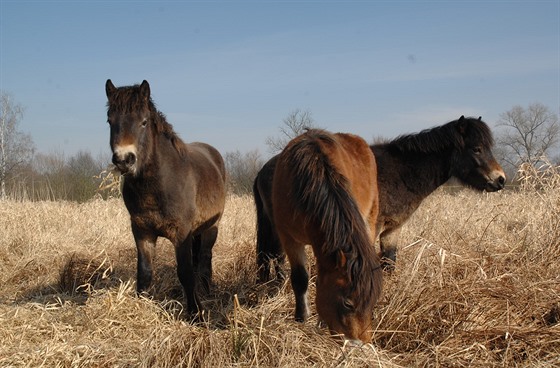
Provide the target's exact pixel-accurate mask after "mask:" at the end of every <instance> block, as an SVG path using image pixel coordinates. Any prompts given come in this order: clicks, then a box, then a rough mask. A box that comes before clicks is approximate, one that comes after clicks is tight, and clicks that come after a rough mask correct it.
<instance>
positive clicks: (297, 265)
mask: <svg viewBox="0 0 560 368" xmlns="http://www.w3.org/2000/svg"><path fill="white" fill-rule="evenodd" d="M281 242H282V244H283V245H284V249H285V250H286V255H287V256H288V260H289V261H290V269H291V273H290V280H291V282H292V290H293V291H294V296H295V300H296V310H295V314H294V317H295V320H296V321H298V322H305V320H306V319H307V317H309V303H308V297H307V288H308V286H309V274H308V273H307V255H306V254H305V245H304V244H299V243H297V242H295V241H294V240H287V239H282V240H281Z"/></svg>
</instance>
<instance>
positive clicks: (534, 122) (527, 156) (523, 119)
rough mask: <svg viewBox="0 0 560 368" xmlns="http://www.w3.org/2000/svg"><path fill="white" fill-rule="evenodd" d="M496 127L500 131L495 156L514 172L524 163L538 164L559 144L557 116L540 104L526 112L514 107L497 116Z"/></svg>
mask: <svg viewBox="0 0 560 368" xmlns="http://www.w3.org/2000/svg"><path fill="white" fill-rule="evenodd" d="M497 126H498V127H502V128H503V129H502V131H501V132H500V133H499V134H498V135H497V139H496V143H497V154H499V155H500V156H502V157H501V159H502V161H503V162H504V163H506V164H508V165H509V166H511V167H513V168H516V169H517V168H518V167H519V165H521V164H523V163H528V164H531V165H535V164H537V163H538V162H539V161H540V160H541V158H542V157H543V156H548V155H550V154H552V152H551V151H552V149H554V148H555V147H556V146H557V144H558V143H559V142H560V125H559V123H558V116H557V115H556V114H554V113H552V112H551V111H550V110H549V109H548V107H546V106H544V105H543V104H540V103H534V104H532V105H529V107H528V108H527V109H524V108H523V107H521V106H514V107H513V108H512V109H511V110H509V111H506V112H505V113H503V114H502V115H500V120H499V121H498V124H497Z"/></svg>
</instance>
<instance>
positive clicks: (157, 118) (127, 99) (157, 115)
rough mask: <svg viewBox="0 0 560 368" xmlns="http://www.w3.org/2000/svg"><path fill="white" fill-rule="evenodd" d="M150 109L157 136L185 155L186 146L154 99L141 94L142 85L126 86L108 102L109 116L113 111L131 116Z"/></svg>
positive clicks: (118, 90)
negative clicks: (161, 136)
mask: <svg viewBox="0 0 560 368" xmlns="http://www.w3.org/2000/svg"><path fill="white" fill-rule="evenodd" d="M146 108H147V109H148V111H149V112H150V115H151V117H152V119H153V123H154V127H155V132H156V134H161V135H163V136H164V137H165V138H167V139H168V140H169V141H170V142H171V144H172V145H173V147H174V148H175V149H176V150H177V151H178V152H179V154H181V155H184V154H185V152H186V145H185V143H184V142H183V140H182V139H181V138H180V137H179V136H178V135H177V133H175V131H174V130H173V125H171V124H170V123H168V122H167V118H166V117H165V114H164V113H162V112H161V111H159V110H158V109H157V107H156V104H155V103H154V101H153V100H152V97H151V96H150V97H148V99H147V100H146V98H144V96H142V94H141V93H140V85H139V84H135V85H132V86H124V87H119V88H117V90H116V92H115V94H114V96H113V97H112V98H111V99H109V101H108V102H107V109H108V111H109V114H111V112H113V111H119V112H121V113H124V114H130V113H133V112H136V111H142V110H144V109H146Z"/></svg>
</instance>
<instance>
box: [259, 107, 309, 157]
mask: <svg viewBox="0 0 560 368" xmlns="http://www.w3.org/2000/svg"><path fill="white" fill-rule="evenodd" d="M311 128H315V121H314V120H313V118H312V117H311V112H310V111H309V110H305V111H303V110H300V109H296V110H294V111H292V112H291V113H290V114H289V115H288V117H286V118H285V119H284V120H283V122H282V125H281V126H280V136H279V137H268V138H267V139H266V145H267V146H268V147H269V151H270V153H272V154H277V153H278V152H280V151H282V150H283V149H284V147H286V144H288V142H289V141H290V140H292V139H293V138H295V137H297V136H298V135H300V134H302V133H304V132H305V130H306V129H311Z"/></svg>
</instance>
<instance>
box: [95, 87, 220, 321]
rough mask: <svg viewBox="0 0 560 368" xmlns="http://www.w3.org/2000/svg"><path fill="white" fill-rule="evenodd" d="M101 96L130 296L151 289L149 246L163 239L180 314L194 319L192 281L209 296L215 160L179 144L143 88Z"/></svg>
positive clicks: (207, 151)
mask: <svg viewBox="0 0 560 368" xmlns="http://www.w3.org/2000/svg"><path fill="white" fill-rule="evenodd" d="M105 90H106V93H107V98H108V103H107V107H108V111H107V121H108V123H109V126H110V128H111V138H110V143H111V150H112V151H113V163H114V164H115V166H116V167H117V169H118V170H119V171H120V172H121V173H122V175H123V177H124V183H123V188H122V194H123V199H124V203H125V205H126V208H127V209H128V212H129V213H130V221H131V225H132V233H133V235H134V240H135V241H136V247H137V250H138V268H137V272H138V274H137V284H136V287H137V290H138V292H143V291H146V290H147V289H148V288H149V287H150V285H151V284H152V258H153V256H154V252H155V245H156V240H157V238H158V237H160V236H161V237H165V238H167V239H169V240H170V241H171V243H173V245H174V246H175V256H176V259H177V275H178V277H179V280H180V281H181V284H182V285H183V288H184V290H185V294H186V298H187V307H188V310H189V312H191V313H196V312H198V311H199V310H200V303H199V300H198V297H197V293H196V291H195V279H200V280H201V281H202V282H201V284H202V285H201V286H202V288H203V289H204V290H205V291H206V290H208V289H209V287H210V282H211V277H212V247H213V246H214V243H215V241H216V237H217V235H218V222H219V219H220V217H221V215H222V212H223V210H224V203H225V168H224V162H223V160H222V157H221V156H220V154H219V153H218V151H216V149H214V148H213V147H211V146H209V145H207V144H204V143H191V144H185V143H184V142H183V141H182V140H181V139H180V138H179V137H178V136H177V134H176V133H175V132H174V131H173V127H172V126H171V125H170V124H169V123H168V122H167V121H166V118H165V116H164V115H163V114H162V113H161V112H159V111H158V110H157V109H156V107H155V106H154V103H153V102H152V99H151V97H150V86H149V84H148V82H146V81H143V82H142V84H141V85H134V86H129V87H120V88H116V87H115V86H114V85H113V83H112V82H111V80H107V83H106V85H105Z"/></svg>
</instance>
